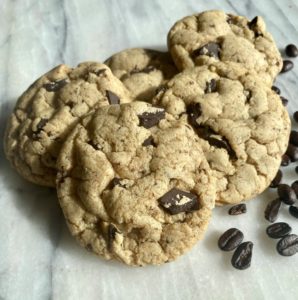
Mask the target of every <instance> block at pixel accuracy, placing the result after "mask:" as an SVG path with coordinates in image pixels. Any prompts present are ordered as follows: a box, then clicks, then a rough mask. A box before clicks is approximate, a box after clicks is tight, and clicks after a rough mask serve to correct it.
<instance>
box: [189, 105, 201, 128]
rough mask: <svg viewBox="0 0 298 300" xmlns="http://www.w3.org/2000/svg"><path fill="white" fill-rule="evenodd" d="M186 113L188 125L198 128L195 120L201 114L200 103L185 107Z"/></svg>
mask: <svg viewBox="0 0 298 300" xmlns="http://www.w3.org/2000/svg"><path fill="white" fill-rule="evenodd" d="M186 112H187V114H188V121H189V123H190V124H191V125H192V126H194V127H196V126H198V123H197V119H198V118H199V117H200V116H201V114H202V108H201V104H200V103H191V104H190V105H188V106H187V109H186Z"/></svg>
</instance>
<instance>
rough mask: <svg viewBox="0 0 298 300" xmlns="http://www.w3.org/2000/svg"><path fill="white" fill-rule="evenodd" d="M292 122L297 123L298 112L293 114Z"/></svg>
mask: <svg viewBox="0 0 298 300" xmlns="http://www.w3.org/2000/svg"><path fill="white" fill-rule="evenodd" d="M293 117H294V120H295V121H296V122H298V111H295V112H294V114H293Z"/></svg>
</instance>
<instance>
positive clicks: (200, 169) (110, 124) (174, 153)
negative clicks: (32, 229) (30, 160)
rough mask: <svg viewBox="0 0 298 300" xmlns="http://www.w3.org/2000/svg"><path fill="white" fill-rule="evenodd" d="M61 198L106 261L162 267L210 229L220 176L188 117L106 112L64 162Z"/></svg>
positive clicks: (139, 110)
mask: <svg viewBox="0 0 298 300" xmlns="http://www.w3.org/2000/svg"><path fill="white" fill-rule="evenodd" d="M58 169H59V171H58V176H57V178H58V180H57V191H58V198H59V201H60V204H61V207H62V209H63V212H64V215H65V218H66V220H67V223H68V226H69V228H70V231H71V232H72V234H73V235H74V236H75V237H76V238H77V240H78V241H79V242H80V244H81V245H82V246H84V247H86V248H87V249H89V250H91V251H93V252H94V253H96V254H98V255H100V256H102V257H104V258H105V259H117V260H119V261H122V262H124V263H126V264H129V265H146V264H162V263H165V262H168V261H172V260H174V259H175V258H177V257H178V256H180V255H182V254H183V253H184V252H185V251H186V250H188V249H189V248H190V247H192V246H193V245H194V244H195V242H196V241H198V240H199V239H200V238H201V236H202V234H203V232H204V231H205V229H206V227H207V224H208V221H209V218H210V216H211V210H212V208H213V207H214V203H215V179H214V177H213V176H211V172H210V168H209V165H208V163H207V161H206V159H205V157H204V155H203V153H202V150H201V147H200V144H199V138H198V137H197V135H196V134H195V132H194V130H193V129H192V127H191V126H190V125H189V124H187V118H186V116H183V117H182V118H181V119H178V120H176V119H175V118H174V117H173V116H170V115H169V114H165V112H164V110H163V109H160V108H155V107H152V106H151V105H150V104H148V103H145V102H138V101H136V102H132V103H130V104H122V105H113V106H106V107H101V108H99V109H98V110H97V111H96V112H95V113H94V114H93V115H90V116H87V117H86V118H85V119H84V120H83V121H81V123H80V124H78V125H77V126H76V128H75V129H74V130H73V132H72V133H71V134H70V135H69V137H68V138H67V140H66V142H65V144H64V146H63V148H62V150H61V153H60V156H59V159H58Z"/></svg>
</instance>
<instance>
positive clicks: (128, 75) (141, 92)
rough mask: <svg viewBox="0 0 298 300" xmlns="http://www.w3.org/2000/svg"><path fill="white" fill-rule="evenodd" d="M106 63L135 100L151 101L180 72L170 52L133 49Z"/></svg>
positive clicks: (113, 57)
mask: <svg viewBox="0 0 298 300" xmlns="http://www.w3.org/2000/svg"><path fill="white" fill-rule="evenodd" d="M105 63H106V64H107V65H108V66H109V67H110V68H111V70H112V72H113V73H114V75H115V76H116V77H117V78H119V79H120V80H121V81H122V82H123V84H124V85H125V86H126V87H127V89H128V90H129V91H130V92H131V94H132V96H133V98H135V99H138V100H143V101H150V100H151V98H152V97H153V96H155V93H156V90H158V89H159V88H160V87H161V86H162V85H163V84H164V83H165V82H166V81H167V80H169V79H171V78H172V77H173V76H174V75H175V74H177V72H178V70H177V69H176V66H175V64H174V62H173V61H172V58H171V56H170V54H169V53H168V52H160V51H156V50H150V49H142V48H133V49H127V50H124V51H121V52H119V53H117V54H114V55H113V56H112V57H110V58H109V59H108V60H106V61H105Z"/></svg>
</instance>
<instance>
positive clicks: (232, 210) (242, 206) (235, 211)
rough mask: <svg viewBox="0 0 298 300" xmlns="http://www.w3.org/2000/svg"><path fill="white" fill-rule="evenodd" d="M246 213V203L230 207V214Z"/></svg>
mask: <svg viewBox="0 0 298 300" xmlns="http://www.w3.org/2000/svg"><path fill="white" fill-rule="evenodd" d="M245 213H246V204H245V203H240V204H237V205H234V206H232V207H231V208H230V209H229V215H232V216H235V215H241V214H245Z"/></svg>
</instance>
